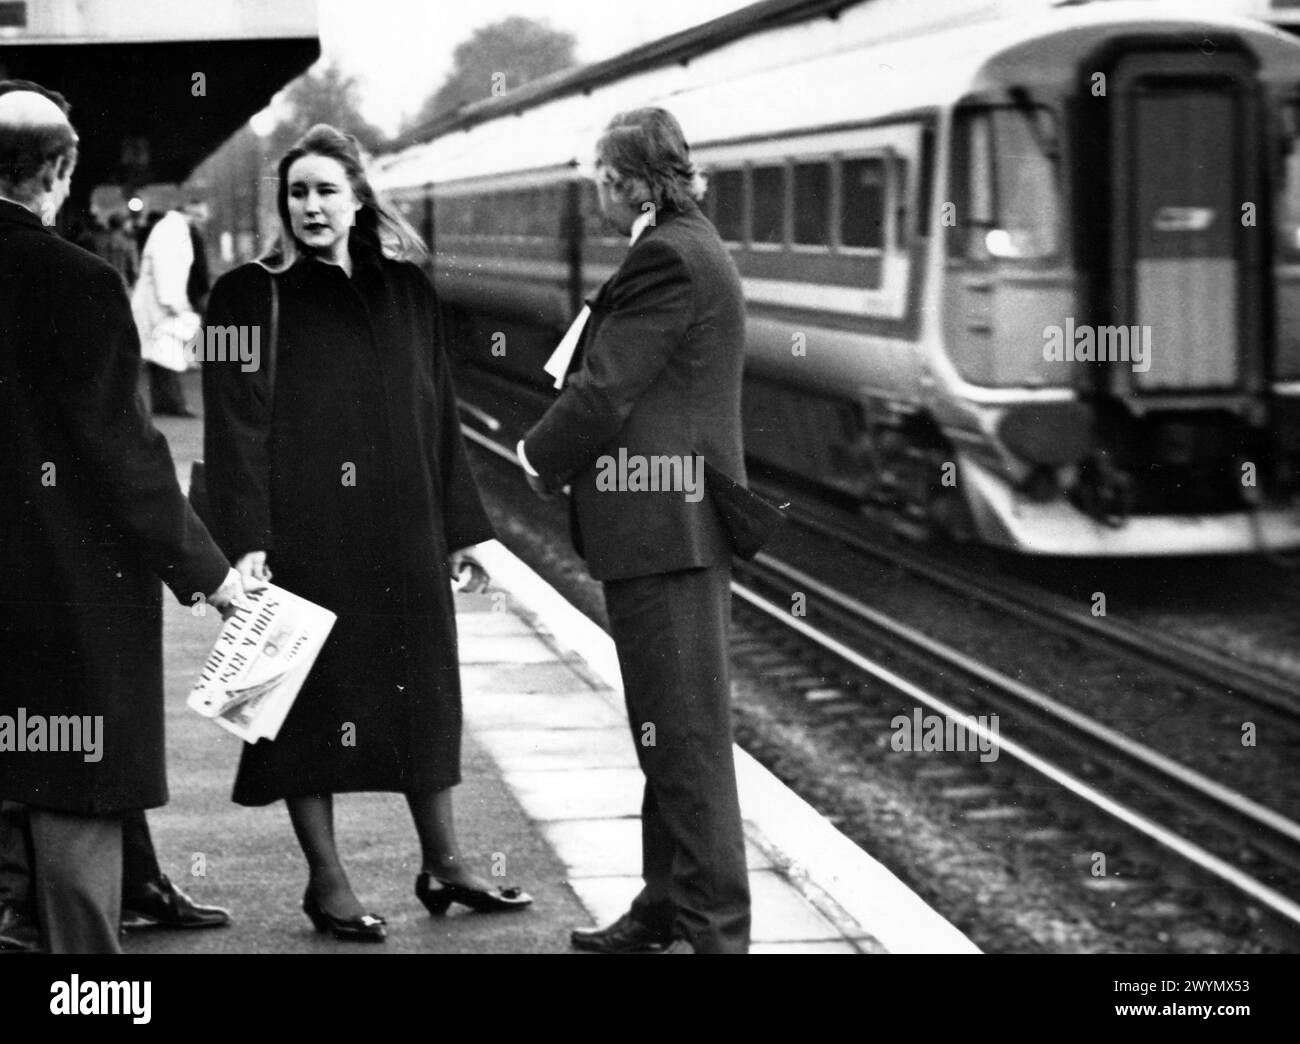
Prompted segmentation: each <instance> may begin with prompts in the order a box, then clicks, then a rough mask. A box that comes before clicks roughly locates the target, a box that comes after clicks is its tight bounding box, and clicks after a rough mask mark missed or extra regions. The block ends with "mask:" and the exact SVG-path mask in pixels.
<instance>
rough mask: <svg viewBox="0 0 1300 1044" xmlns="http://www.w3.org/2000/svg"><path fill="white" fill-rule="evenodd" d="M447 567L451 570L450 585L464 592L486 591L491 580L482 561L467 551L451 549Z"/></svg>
mask: <svg viewBox="0 0 1300 1044" xmlns="http://www.w3.org/2000/svg"><path fill="white" fill-rule="evenodd" d="M447 567H448V569H449V570H450V572H451V586H452V587H453V588H455V589H456V590H457V591H462V592H464V593H465V594H474V593H481V592H483V591H486V590H487V589H488V585H489V584H490V583H491V582H492V578H491V577H490V576H488V572H487V570H486V569H484V568H483V563H482V562H480V561H479V560H478V559H477V558H475V557H474V556H473V555H471V554H469V553H468V552H467V551H453V552H452V553H451V557H450V558H448V559H447Z"/></svg>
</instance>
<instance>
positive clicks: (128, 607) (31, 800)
mask: <svg viewBox="0 0 1300 1044" xmlns="http://www.w3.org/2000/svg"><path fill="white" fill-rule="evenodd" d="M67 111H68V106H67V103H66V102H65V101H64V99H63V98H62V96H61V95H59V94H57V93H55V92H52V91H48V90H46V89H45V88H43V87H40V86H38V85H36V84H32V83H29V82H27V81H7V82H4V83H0V488H3V489H4V490H5V491H6V492H5V496H4V497H3V498H0V569H3V573H4V576H5V586H4V589H3V592H0V663H3V664H4V670H5V680H6V684H5V686H4V687H3V688H2V689H0V721H3V722H4V723H5V725H7V728H4V729H0V802H4V803H5V835H6V838H7V839H11V837H12V835H13V833H14V819H13V816H12V813H13V811H14V809H13V805H15V804H16V805H20V806H23V807H24V811H23V813H22V814H23V815H25V817H26V826H25V830H26V831H27V833H28V836H29V841H30V869H31V872H30V878H31V884H32V887H33V888H34V890H35V893H36V900H37V907H38V911H39V916H40V920H41V924H42V928H43V931H44V935H45V942H46V945H47V948H48V949H49V950H50V951H51V952H53V953H117V952H119V946H118V931H119V923H120V920H121V918H120V913H121V903H122V860H123V853H122V830H123V827H122V820H123V816H124V814H127V813H132V812H140V811H142V810H143V809H146V808H154V807H157V806H159V805H162V804H165V803H166V801H167V781H166V764H165V755H164V749H163V677H162V598H161V592H160V589H159V586H158V579H159V578H161V579H162V580H163V582H164V583H166V585H167V586H168V587H169V588H170V589H171V590H172V591H173V593H174V594H175V595H176V597H177V598H178V599H179V600H180V601H181V602H183V603H184V604H185V605H187V606H188V605H191V604H193V602H194V600H195V599H196V598H200V599H201V598H204V597H206V599H207V601H208V602H210V603H211V604H213V605H215V606H216V607H217V608H219V609H220V610H221V611H222V613H223V615H225V614H227V613H229V612H231V611H233V608H234V605H235V601H236V599H237V598H238V596H239V595H240V593H241V590H242V588H241V583H240V577H239V574H238V572H236V571H235V570H233V569H232V568H231V567H230V565H229V563H228V562H227V561H226V559H225V558H224V557H223V556H222V554H221V552H220V551H219V550H218V549H217V546H216V545H215V544H214V543H213V541H212V538H211V537H210V536H209V535H208V532H207V530H206V529H205V528H204V526H203V524H202V523H201V522H200V521H199V520H198V518H197V517H196V516H195V515H194V513H193V511H192V510H191V509H190V506H189V504H188V502H187V501H186V499H185V496H184V495H183V494H182V492H181V490H180V487H179V485H178V484H177V481H176V471H175V465H174V463H173V461H172V457H171V454H170V452H169V450H168V448H167V442H166V440H165V439H164V438H163V436H162V435H161V434H160V433H159V432H158V431H157V430H156V429H154V427H153V426H152V425H151V424H150V423H149V419H148V417H147V416H146V415H145V413H144V412H143V410H142V408H141V403H140V399H139V395H138V391H137V385H138V381H139V349H140V342H139V336H138V334H137V332H136V328H135V325H134V323H133V322H132V318H131V310H130V305H129V303H128V300H127V295H126V292H125V290H124V288H123V286H122V281H121V278H120V277H119V276H118V274H117V272H116V271H114V269H112V268H111V267H110V266H109V265H108V264H107V263H106V262H104V261H102V260H100V259H98V258H96V257H95V256H94V255H93V254H91V253H89V252H87V251H85V250H82V249H80V248H79V247H76V246H74V245H73V244H71V243H68V242H66V241H65V240H63V239H61V238H59V237H58V236H57V235H55V234H54V232H53V230H52V228H51V227H50V226H52V225H53V224H54V221H55V217H56V215H57V213H58V211H59V208H60V207H61V206H62V205H63V202H64V201H65V200H66V198H67V196H68V193H69V192H70V190H71V183H72V174H73V170H74V168H75V166H76V161H77V141H78V139H77V134H76V132H75V131H74V130H73V128H72V124H71V123H70V122H69V120H68V117H67ZM56 720H57V721H62V722H64V723H65V725H66V728H64V729H63V731H62V737H63V741H64V742H60V743H58V744H52V740H51V741H50V742H49V743H47V740H46V739H45V738H42V739H41V740H40V742H39V744H38V743H37V742H35V741H34V740H31V737H32V736H50V737H52V735H53V733H52V732H51V731H50V730H51V729H52V727H53V724H52V723H53V722H55V721H56ZM22 721H25V722H28V723H29V726H30V724H31V723H33V722H41V723H46V726H45V729H44V730H41V729H37V730H36V731H34V732H30V733H29V735H28V736H25V737H23V742H18V741H17V740H16V737H15V735H14V733H15V727H16V724H17V723H18V722H22ZM74 722H75V724H76V725H78V726H79V728H77V729H75V730H74V729H73V728H72V725H73V723H74ZM49 745H56V746H57V747H58V749H46V748H47V746H49ZM5 866H6V870H9V869H10V868H11V864H10V862H9V861H8V859H6V861H5ZM7 880H8V878H7ZM6 909H7V907H6Z"/></svg>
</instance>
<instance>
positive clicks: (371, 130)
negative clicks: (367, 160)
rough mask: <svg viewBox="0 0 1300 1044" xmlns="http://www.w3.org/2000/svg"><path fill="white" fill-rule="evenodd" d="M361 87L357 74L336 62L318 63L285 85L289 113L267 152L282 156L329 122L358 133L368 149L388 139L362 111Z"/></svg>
mask: <svg viewBox="0 0 1300 1044" xmlns="http://www.w3.org/2000/svg"><path fill="white" fill-rule="evenodd" d="M359 96H360V87H359V85H358V83H357V79H356V77H355V76H352V75H349V74H348V73H345V72H343V70H342V69H340V68H339V67H338V66H336V65H333V64H325V65H317V66H314V67H313V68H312V69H310V70H308V71H307V72H306V73H304V74H303V75H302V76H299V77H298V78H297V79H296V80H294V81H293V82H292V83H291V84H289V86H288V87H287V88H286V89H285V92H284V101H285V104H286V106H287V107H288V110H289V112H288V114H287V115H286V116H285V117H284V118H283V119H282V120H281V121H280V122H279V124H277V125H276V128H275V130H273V131H272V132H271V135H270V137H269V139H268V140H267V155H268V156H270V157H272V158H276V159H278V158H279V157H280V156H282V155H284V153H285V152H287V151H288V149H289V147H290V146H291V145H292V144H293V143H294V142H295V141H297V140H298V139H299V138H300V137H301V136H302V135H303V134H304V133H305V132H306V131H307V130H308V129H309V128H311V127H313V126H315V125H316V124H318V123H328V124H331V125H332V126H335V127H337V128H339V130H343V131H347V132H348V133H349V134H354V135H356V137H357V140H358V141H360V142H361V146H362V148H364V149H365V150H366V151H367V152H375V151H376V150H377V149H379V148H380V147H381V146H382V145H383V144H384V142H385V135H384V133H383V131H381V130H380V129H379V128H378V127H376V126H374V124H372V123H371V122H370V121H369V120H367V119H366V118H365V117H364V116H362V115H361V105H360V98H359Z"/></svg>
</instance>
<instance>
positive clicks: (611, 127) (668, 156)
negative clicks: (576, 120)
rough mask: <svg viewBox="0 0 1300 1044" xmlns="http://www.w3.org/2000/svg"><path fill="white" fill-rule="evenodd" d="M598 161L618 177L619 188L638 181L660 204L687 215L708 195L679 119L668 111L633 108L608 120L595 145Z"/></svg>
mask: <svg viewBox="0 0 1300 1044" xmlns="http://www.w3.org/2000/svg"><path fill="white" fill-rule="evenodd" d="M596 156H597V158H598V159H599V160H600V162H601V163H602V164H603V165H604V166H605V167H607V168H608V169H609V170H610V171H612V172H613V174H614V182H613V183H614V185H616V186H621V185H622V183H624V182H626V181H627V179H629V178H639V179H640V180H642V181H644V182H645V183H646V184H647V185H649V186H650V192H651V194H652V196H653V197H654V202H655V205H656V206H658V207H666V208H668V209H671V210H682V209H684V207H685V206H686V204H687V201H689V200H698V199H701V198H703V196H704V179H703V178H702V177H701V176H700V174H699V172H698V171H697V170H696V169H695V164H694V163H692V162H691V149H690V146H689V145H687V144H686V136H685V135H684V134H683V133H682V128H681V125H680V124H679V123H678V122H677V119H676V117H674V116H673V114H672V113H671V112H669V111H668V110H667V109H655V108H649V109H632V110H631V111H629V112H620V113H619V114H618V115H617V116H615V117H614V118H613V119H612V120H610V121H609V124H608V126H606V128H605V131H604V133H603V134H601V136H600V141H598V142H597V143H596Z"/></svg>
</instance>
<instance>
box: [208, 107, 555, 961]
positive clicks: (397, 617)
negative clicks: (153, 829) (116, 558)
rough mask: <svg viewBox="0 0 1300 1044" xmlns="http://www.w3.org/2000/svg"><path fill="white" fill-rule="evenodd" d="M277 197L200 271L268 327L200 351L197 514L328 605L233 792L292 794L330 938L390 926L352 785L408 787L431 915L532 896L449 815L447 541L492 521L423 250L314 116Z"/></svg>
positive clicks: (510, 905)
mask: <svg viewBox="0 0 1300 1044" xmlns="http://www.w3.org/2000/svg"><path fill="white" fill-rule="evenodd" d="M276 202H277V209H278V211H279V216H280V222H281V228H280V236H279V241H278V242H277V243H276V244H273V245H272V247H271V248H270V250H269V252H268V253H267V254H266V255H264V256H263V257H262V258H261V259H260V260H258V261H256V262H249V263H247V264H244V265H241V266H240V267H238V268H235V269H233V270H232V271H230V272H227V273H226V274H225V275H223V276H222V277H221V278H220V279H218V280H217V283H216V285H215V286H214V287H213V288H212V299H211V301H210V303H209V308H208V323H209V324H210V325H214V326H223V327H230V326H235V327H240V328H245V329H253V328H260V329H261V331H262V336H261V343H262V345H263V349H262V357H263V365H261V366H259V367H258V368H257V369H256V370H249V369H246V368H245V366H244V365H243V364H242V363H240V362H239V360H238V359H237V358H236V357H234V356H233V355H232V356H231V358H230V360H229V361H228V362H225V363H222V362H213V361H208V362H206V363H205V364H204V367H203V400H204V412H205V421H206V424H205V427H206V430H205V442H204V458H205V463H206V466H207V492H208V501H209V516H210V517H211V519H212V524H213V532H214V533H215V534H216V536H217V539H218V541H219V542H220V544H221V546H222V548H223V549H224V550H225V551H226V552H227V553H228V554H229V555H230V558H231V560H232V561H234V562H235V563H236V565H237V567H238V568H239V570H240V572H241V573H242V574H243V575H245V576H247V577H249V579H250V582H252V581H255V580H267V579H270V578H271V575H272V570H274V576H275V582H276V583H277V584H279V585H281V586H283V587H284V588H286V589H288V590H290V591H292V592H294V593H295V594H298V595H301V596H302V597H304V598H307V599H310V600H311V601H313V602H316V603H318V604H320V605H322V606H324V607H325V608H327V609H330V610H332V611H333V612H335V613H337V614H338V620H337V622H336V623H335V625H334V629H333V631H332V632H331V633H330V636H329V638H328V640H327V641H326V643H325V646H324V648H323V649H322V650H321V653H320V656H319V658H318V660H317V661H316V664H315V666H314V667H313V669H312V672H311V674H310V676H309V677H308V678H307V681H306V683H305V684H304V686H303V688H302V690H301V692H300V693H299V695H298V698H297V700H296V702H295V703H294V705H293V707H292V709H291V710H290V711H289V715H288V717H287V718H286V719H285V722H284V725H283V726H282V728H281V730H280V733H279V736H278V737H277V738H276V739H275V740H274V741H265V740H264V741H261V742H258V743H255V744H251V743H246V744H245V745H244V748H243V754H242V757H241V758H240V763H239V772H238V775H237V777H236V779H235V787H234V800H235V801H236V802H238V803H239V804H242V805H266V804H270V803H271V802H273V801H280V800H283V801H284V802H285V803H286V805H287V806H288V810H289V817H290V820H291V821H292V823H293V827H294V830H295V832H296V834H297V837H298V841H299V844H300V845H301V846H302V850H303V853H304V855H305V856H306V860H307V870H308V883H307V889H306V893H305V895H304V896H303V911H304V912H305V913H306V914H307V916H308V917H309V918H310V919H311V921H312V923H313V924H314V925H315V926H316V928H317V929H318V930H319V931H322V932H326V931H328V932H331V933H332V934H333V935H334V936H335V937H337V938H340V939H348V940H355V941H365V942H379V941H382V940H383V939H384V937H385V929H384V920H383V918H380V917H376V916H375V915H373V914H370V913H367V912H366V909H365V907H364V906H363V905H362V903H361V902H360V901H359V900H358V898H357V896H356V894H355V892H354V891H353V889H352V885H351V883H350V882H349V880H348V876H347V874H346V872H345V870H344V868H343V865H342V862H341V860H340V857H339V853H338V849H337V847H336V845H335V839H334V795H335V794H337V793H342V792H350V791H388V792H396V793H401V794H404V795H405V796H406V800H407V803H408V805H409V807H410V810H411V815H412V818H413V820H414V823H415V829H416V833H417V835H418V837H419V842H420V849H421V857H422V862H421V869H420V874H419V876H418V877H417V878H416V882H415V893H416V896H417V897H418V898H419V899H420V901H421V902H422V903H423V904H424V905H425V907H426V908H427V909H428V910H429V912H430V913H431V914H434V915H440V914H443V913H445V912H446V911H447V909H448V907H449V906H450V905H451V904H452V903H459V904H462V905H464V906H467V907H469V908H471V909H473V910H477V911H483V912H490V911H508V910H519V909H522V908H524V907H526V906H527V905H528V904H529V903H531V901H532V900H531V898H530V897H529V896H527V895H526V894H524V893H522V892H520V891H519V889H517V888H507V889H497V888H493V887H491V886H490V885H489V884H488V882H486V881H485V880H483V879H482V878H481V877H479V876H478V875H476V874H475V873H473V872H472V871H471V869H470V868H469V866H467V865H466V862H465V859H464V857H463V856H462V854H461V852H460V849H459V846H458V843H457V840H456V835H455V831H454V827H453V820H452V788H453V787H454V786H455V785H456V784H458V783H459V782H460V780H461V774H460V744H461V692H460V670H459V662H458V659H457V646H456V616H455V607H454V604H453V600H452V589H451V577H452V575H453V574H458V573H460V572H461V568H462V560H461V558H460V556H459V555H458V554H457V553H458V552H459V551H460V550H461V549H463V548H467V547H469V546H470V545H473V544H477V543H479V542H481V541H484V540H488V539H491V537H492V535H493V534H492V526H491V524H490V522H489V521H488V517H487V515H486V513H485V512H484V509H483V506H482V503H481V501H480V499H479V493H478V488H477V486H476V485H475V483H474V478H473V475H472V474H471V472H470V468H469V462H468V459H467V457H466V453H465V445H464V442H463V440H462V437H461V432H460V424H459V420H458V417H457V410H456V393H455V390H454V388H453V386H452V379H451V369H450V366H449V364H448V360H447V354H446V351H445V346H444V344H443V338H442V333H441V327H440V323H439V310H438V302H437V300H436V298H435V297H434V293H433V287H432V285H431V284H430V282H429V279H428V278H427V276H426V275H425V274H424V272H423V271H422V270H421V268H420V267H419V265H418V264H417V263H416V262H418V261H419V260H422V259H424V258H425V257H426V256H427V252H426V250H425V247H424V244H423V243H421V242H420V240H419V237H418V235H417V234H416V233H415V231H414V230H413V229H411V227H410V226H409V225H408V224H407V223H406V222H405V221H404V220H403V219H402V218H401V217H400V215H398V214H397V213H396V212H395V211H394V210H392V209H391V208H390V207H389V206H388V205H387V204H386V203H384V202H383V201H381V200H380V199H379V198H377V196H376V195H375V192H374V190H373V189H372V188H371V187H370V184H369V182H368V181H367V179H366V175H365V171H364V168H363V164H362V159H361V152H360V148H359V146H358V144H357V141H356V139H355V138H353V137H352V136H351V135H348V134H344V133H341V132H340V131H338V130H336V129H334V128H333V127H330V126H327V125H324V124H321V125H317V126H315V127H313V128H312V129H311V130H310V131H308V132H307V134H306V135H305V136H304V137H303V138H301V139H300V140H299V141H298V143H297V144H295V145H294V146H293V148H291V149H290V150H289V151H288V153H286V154H285V156H284V157H283V158H282V159H281V160H280V163H279V184H278V187H277V195H276ZM272 316H277V317H278V318H274V319H273V318H272ZM268 331H273V332H271V333H269V335H268ZM270 341H274V342H275V343H274V344H271V343H268V342H270ZM471 568H473V569H474V571H475V572H474V577H473V579H474V581H475V582H477V583H478V584H479V585H481V584H483V583H485V582H486V576H485V575H484V574H482V569H481V566H477V564H476V563H475V564H474V566H473V567H471ZM349 736H350V737H351V739H349Z"/></svg>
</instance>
